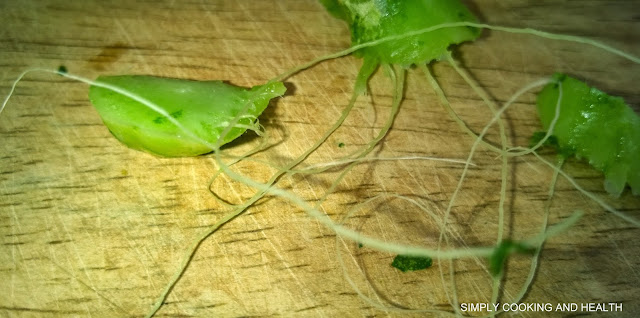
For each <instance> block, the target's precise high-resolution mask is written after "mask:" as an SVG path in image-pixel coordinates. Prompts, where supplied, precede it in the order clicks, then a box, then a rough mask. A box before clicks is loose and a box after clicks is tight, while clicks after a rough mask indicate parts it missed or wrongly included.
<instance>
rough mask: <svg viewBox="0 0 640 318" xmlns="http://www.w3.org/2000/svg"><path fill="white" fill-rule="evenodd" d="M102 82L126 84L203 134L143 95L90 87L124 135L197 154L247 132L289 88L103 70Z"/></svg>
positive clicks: (144, 146) (140, 145)
mask: <svg viewBox="0 0 640 318" xmlns="http://www.w3.org/2000/svg"><path fill="white" fill-rule="evenodd" d="M96 82H98V83H105V84H109V85H113V86H116V87H119V88H122V89H124V90H126V91H128V92H130V93H132V94H134V95H137V96H139V97H142V98H144V99H146V100H148V101H150V102H152V103H153V104H155V105H157V106H158V107H159V108H161V109H163V110H164V111H166V112H167V113H168V114H170V115H171V117H173V118H174V119H175V120H176V121H178V122H179V123H180V124H181V125H182V126H183V127H185V128H186V129H188V130H189V131H191V133H192V134H194V135H195V136H197V137H198V138H193V137H192V136H190V135H189V134H188V133H186V132H184V131H183V130H182V129H180V128H179V127H178V126H176V125H175V124H174V123H172V122H171V121H170V120H169V119H168V118H166V117H165V116H163V115H161V114H160V113H158V112H156V111H154V110H152V109H151V108H149V107H147V106H145V105H144V104H142V103H140V102H138V101H135V100H133V99H131V98H129V97H127V96H124V95H122V94H120V93H117V92H114V91H112V90H109V89H106V88H102V87H98V86H93V85H92V86H91V87H90V89H89V99H90V100H91V103H92V104H93V105H94V106H95V108H96V109H97V110H98V113H99V114H100V116H101V117H102V120H103V122H104V124H105V125H106V126H107V128H109V130H110V131H111V133H112V134H113V135H114V136H115V137H116V138H117V139H118V140H120V141H121V142H122V143H124V144H125V145H127V146H128V147H130V148H133V149H137V150H142V151H146V152H149V153H152V154H155V155H159V156H163V157H188V156H197V155H201V154H205V153H209V152H211V151H212V149H211V145H215V144H217V145H218V146H220V145H223V144H225V143H228V142H230V141H232V140H234V139H235V138H237V137H239V136H240V135H242V134H243V133H244V132H245V130H246V128H245V127H247V126H251V125H253V123H254V122H255V120H256V118H257V117H258V116H259V115H260V114H261V113H262V111H264V109H265V108H266V107H267V105H268V104H269V101H270V100H271V99H272V98H274V97H277V96H282V95H283V94H284V92H285V90H286V88H285V87H284V85H283V84H282V83H280V82H272V83H268V84H265V85H260V86H255V87H253V88H251V89H245V88H242V87H237V86H233V85H230V84H226V83H223V82H221V81H192V80H183V79H173V78H162V77H153V76H136V75H134V76H100V77H99V78H98V79H97V80H96ZM243 111H245V112H244V113H243ZM239 115H243V116H241V118H240V119H239V120H238V121H237V124H236V125H234V128H231V129H230V130H229V132H228V133H227V134H226V135H225V136H224V138H222V140H220V141H218V138H220V135H221V134H222V133H223V131H224V129H225V128H226V127H227V126H228V125H229V124H230V123H231V122H232V121H233V120H234V119H235V118H236V117H237V116H239ZM235 126H241V127H235ZM199 139H201V140H199ZM203 140H204V141H206V142H203Z"/></svg>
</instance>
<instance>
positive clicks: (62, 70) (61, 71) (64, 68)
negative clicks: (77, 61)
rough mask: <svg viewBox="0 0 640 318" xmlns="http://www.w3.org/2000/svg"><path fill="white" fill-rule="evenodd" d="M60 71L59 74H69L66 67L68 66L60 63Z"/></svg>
mask: <svg viewBox="0 0 640 318" xmlns="http://www.w3.org/2000/svg"><path fill="white" fill-rule="evenodd" d="M58 73H59V74H67V67H66V66H64V65H60V66H59V67H58Z"/></svg>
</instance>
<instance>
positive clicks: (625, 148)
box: [537, 74, 640, 196]
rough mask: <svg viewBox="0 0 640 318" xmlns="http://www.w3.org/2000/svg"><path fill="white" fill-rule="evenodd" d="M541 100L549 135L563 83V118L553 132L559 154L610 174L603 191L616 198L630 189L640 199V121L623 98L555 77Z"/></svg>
mask: <svg viewBox="0 0 640 318" xmlns="http://www.w3.org/2000/svg"><path fill="white" fill-rule="evenodd" d="M553 79H554V82H553V83H550V84H548V85H547V86H545V87H544V89H543V90H542V91H541V92H540V94H539V95H538V100H537V105H538V113H539V115H540V119H541V121H542V125H543V127H544V129H545V130H548V129H549V125H550V124H551V121H552V120H553V118H554V116H555V109H556V104H557V101H558V96H559V83H561V84H562V100H561V104H560V115H559V117H558V121H557V123H556V125H555V128H554V129H553V135H554V136H555V137H556V138H557V141H558V146H559V148H560V152H561V153H564V154H575V156H576V157H577V158H578V159H586V160H587V161H588V162H589V164H591V166H593V167H594V168H596V169H598V170H599V171H602V172H603V173H604V175H605V182H604V188H605V190H606V191H607V192H609V193H611V194H612V195H614V196H620V194H622V192H623V190H624V188H625V186H626V184H627V183H628V184H629V185H630V186H631V190H632V192H633V194H634V195H639V194H640V117H639V116H638V114H636V113H635V112H634V111H633V109H631V108H630V107H629V106H628V105H627V104H625V102H624V100H623V99H622V98H620V97H614V96H609V95H607V94H606V93H604V92H602V91H600V90H598V89H596V88H592V87H589V86H588V85H587V84H585V83H583V82H581V81H579V80H577V79H575V78H571V77H569V76H567V75H564V74H555V75H554V78H553Z"/></svg>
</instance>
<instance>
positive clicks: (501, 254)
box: [489, 240, 534, 277]
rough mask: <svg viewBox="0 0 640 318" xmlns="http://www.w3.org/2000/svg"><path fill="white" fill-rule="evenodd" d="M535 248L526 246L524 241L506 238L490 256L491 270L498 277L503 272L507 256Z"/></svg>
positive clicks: (528, 251)
mask: <svg viewBox="0 0 640 318" xmlns="http://www.w3.org/2000/svg"><path fill="white" fill-rule="evenodd" d="M533 251H534V249H532V248H530V247H528V246H525V245H524V244H522V243H518V242H514V241H511V240H504V241H502V242H501V243H500V245H498V246H497V247H496V248H495V249H494V250H493V253H492V254H491V256H490V257H489V271H490V272H491V275H493V276H494V277H498V276H500V275H501V274H502V270H503V269H504V263H505V262H506V261H507V257H508V256H509V255H511V254H512V253H532V252H533Z"/></svg>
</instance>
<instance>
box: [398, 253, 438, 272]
mask: <svg viewBox="0 0 640 318" xmlns="http://www.w3.org/2000/svg"><path fill="white" fill-rule="evenodd" d="M432 264H433V260H432V259H431V257H425V256H409V255H398V256H396V257H395V258H394V259H393V262H392V263H391V266H393V267H395V268H397V269H399V270H401V271H403V272H408V271H417V270H421V269H427V268H429V267H431V265H432Z"/></svg>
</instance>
